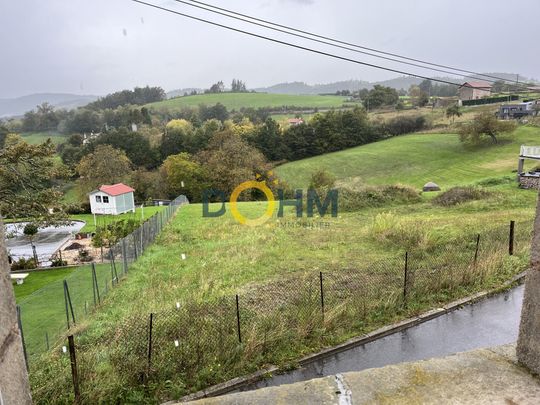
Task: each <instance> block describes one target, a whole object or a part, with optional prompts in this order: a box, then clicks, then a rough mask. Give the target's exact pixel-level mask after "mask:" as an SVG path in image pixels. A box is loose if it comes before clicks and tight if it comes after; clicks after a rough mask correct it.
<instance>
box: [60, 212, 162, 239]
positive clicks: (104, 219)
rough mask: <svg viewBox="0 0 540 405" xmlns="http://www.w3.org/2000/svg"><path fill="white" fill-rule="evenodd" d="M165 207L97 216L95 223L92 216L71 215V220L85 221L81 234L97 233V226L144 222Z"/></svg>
mask: <svg viewBox="0 0 540 405" xmlns="http://www.w3.org/2000/svg"><path fill="white" fill-rule="evenodd" d="M164 208H165V207H164V206H161V207H160V206H150V207H144V209H143V208H141V207H138V208H135V213H132V212H128V213H125V214H120V215H96V216H95V220H96V222H95V223H94V215H92V214H77V215H71V216H70V218H71V219H73V220H75V221H84V222H85V223H86V224H85V225H84V227H83V228H82V229H81V230H80V232H88V233H91V232H95V230H96V225H97V226H105V225H106V224H110V223H111V222H115V221H119V220H122V219H131V218H134V219H137V220H143V219H148V218H150V217H151V216H152V215H154V214H155V213H156V212H159V211H162V210H163V209H164Z"/></svg>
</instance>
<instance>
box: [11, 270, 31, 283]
mask: <svg viewBox="0 0 540 405" xmlns="http://www.w3.org/2000/svg"><path fill="white" fill-rule="evenodd" d="M9 277H10V278H11V279H12V280H16V281H17V284H18V285H20V284H23V283H24V279H25V278H26V277H28V273H18V274H10V275H9Z"/></svg>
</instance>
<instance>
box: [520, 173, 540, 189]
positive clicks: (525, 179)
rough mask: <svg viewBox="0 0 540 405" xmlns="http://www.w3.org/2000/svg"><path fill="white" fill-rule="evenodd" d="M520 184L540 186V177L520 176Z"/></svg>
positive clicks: (530, 186) (532, 186) (522, 185)
mask: <svg viewBox="0 0 540 405" xmlns="http://www.w3.org/2000/svg"><path fill="white" fill-rule="evenodd" d="M519 186H520V187H521V188H539V186H540V177H537V176H523V175H522V176H519Z"/></svg>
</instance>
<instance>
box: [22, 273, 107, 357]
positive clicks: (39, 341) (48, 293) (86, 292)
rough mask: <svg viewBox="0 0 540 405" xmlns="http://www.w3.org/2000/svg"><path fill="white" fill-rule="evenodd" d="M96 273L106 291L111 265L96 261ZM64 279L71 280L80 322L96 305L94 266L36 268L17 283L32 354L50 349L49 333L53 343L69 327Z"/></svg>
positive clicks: (30, 353)
mask: <svg viewBox="0 0 540 405" xmlns="http://www.w3.org/2000/svg"><path fill="white" fill-rule="evenodd" d="M96 276H97V279H98V285H99V289H100V292H101V294H102V295H104V293H105V289H109V288H110V284H109V283H110V281H111V273H110V267H109V265H108V264H98V265H96ZM63 280H66V281H67V283H68V288H69V292H70V296H71V300H72V304H73V311H74V313H75V320H76V321H78V322H80V321H81V320H82V319H83V318H84V317H85V316H86V311H90V309H91V307H92V306H93V290H92V273H91V267H90V266H88V265H87V266H81V267H77V268H70V269H50V270H42V271H39V272H32V273H30V275H29V276H28V277H27V278H26V279H25V282H24V284H22V285H15V286H14V291H15V297H16V300H17V305H20V307H21V319H22V325H23V332H24V337H25V342H26V348H27V351H28V353H29V355H34V354H36V353H42V352H44V351H45V350H46V334H48V337H49V342H50V345H51V346H53V344H54V343H55V340H56V337H57V336H59V335H61V334H62V333H63V332H64V331H65V329H66V312H65V306H64V287H63ZM42 287H45V288H42ZM85 307H86V311H85Z"/></svg>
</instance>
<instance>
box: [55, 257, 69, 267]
mask: <svg viewBox="0 0 540 405" xmlns="http://www.w3.org/2000/svg"><path fill="white" fill-rule="evenodd" d="M64 266H67V261H66V260H62V259H60V258H55V259H53V260H51V267H64Z"/></svg>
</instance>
